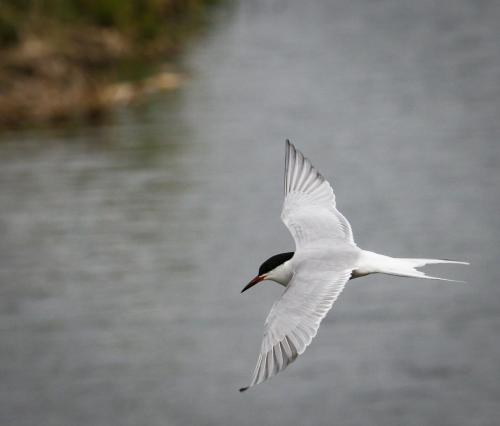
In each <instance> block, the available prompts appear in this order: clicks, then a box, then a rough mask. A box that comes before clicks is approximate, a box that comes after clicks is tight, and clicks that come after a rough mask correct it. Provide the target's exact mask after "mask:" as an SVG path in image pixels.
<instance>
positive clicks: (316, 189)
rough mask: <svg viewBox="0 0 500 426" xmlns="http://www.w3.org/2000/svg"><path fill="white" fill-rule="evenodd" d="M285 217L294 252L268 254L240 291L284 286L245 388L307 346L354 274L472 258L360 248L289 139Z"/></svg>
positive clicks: (328, 191) (411, 271) (405, 272)
mask: <svg viewBox="0 0 500 426" xmlns="http://www.w3.org/2000/svg"><path fill="white" fill-rule="evenodd" d="M281 219H282V220H283V222H284V223H285V225H286V227H287V228H288V230H289V231H290V233H291V234H292V237H293V239H294V241H295V252H288V253H280V254H277V255H275V256H272V257H270V258H269V259H267V260H266V261H265V262H264V263H263V264H262V265H261V266H260V268H259V274H258V275H257V276H256V277H255V278H254V279H253V280H252V281H250V282H249V283H248V284H247V285H246V287H245V288H244V289H243V290H242V292H243V291H245V290H248V289H249V288H250V287H252V286H254V285H255V284H257V283H259V282H261V281H264V280H272V281H275V282H277V283H279V284H281V285H283V286H285V287H286V289H285V291H284V293H283V295H282V296H281V298H280V299H279V300H277V301H276V302H275V303H274V305H273V307H272V308H271V312H270V313H269V315H268V317H267V320H266V323H265V331H264V338H263V341H262V346H261V349H260V354H259V358H258V361H257V366H256V367H255V370H254V373H253V377H252V381H251V383H250V385H249V386H247V387H244V388H241V389H240V391H241V392H243V391H245V390H247V389H248V388H249V387H251V386H254V385H256V384H259V383H261V382H263V381H264V380H267V379H268V378H270V377H272V376H274V375H276V374H277V373H279V372H280V371H282V370H283V369H284V368H285V367H287V366H288V365H289V364H290V363H292V362H293V361H294V360H295V359H296V358H297V357H298V356H299V355H300V354H302V353H303V352H304V351H305V350H306V348H307V346H308V345H309V344H310V343H311V340H312V339H313V337H314V336H316V333H317V331H318V328H319V325H320V323H321V320H322V319H323V318H324V317H325V315H326V314H327V312H328V311H329V310H330V308H331V307H332V305H333V303H334V302H335V300H336V299H337V297H338V296H339V294H340V293H341V292H342V290H343V289H344V287H345V285H346V283H347V281H349V279H351V278H357V277H361V276H364V275H368V274H374V273H383V274H389V275H397V276H401V277H412V278H426V279H431V280H444V281H454V280H447V279H445V278H437V277H431V276H429V275H426V274H425V273H424V272H421V271H419V270H417V269H416V268H418V267H421V266H424V265H428V264H434V263H456V264H463V265H468V263H467V262H457V261H452V260H441V259H405V258H394V257H389V256H384V255H381V254H377V253H374V252H371V251H367V250H362V249H361V248H359V247H358V246H357V245H356V243H355V242H354V238H353V235H352V230H351V225H350V224H349V222H348V221H347V219H346V218H345V217H344V216H343V215H342V214H341V213H340V212H339V211H338V210H337V208H336V205H335V194H334V193H333V190H332V187H331V186H330V184H329V183H328V182H327V181H326V179H325V178H324V177H323V176H322V175H321V174H320V173H318V172H317V171H316V169H315V168H314V167H313V165H312V164H311V162H310V161H309V160H308V159H307V158H305V157H304V156H303V155H302V153H301V152H300V151H298V150H297V149H296V148H295V146H294V145H293V144H291V143H290V141H288V140H287V141H286V156H285V201H284V203H283V210H282V212H281Z"/></svg>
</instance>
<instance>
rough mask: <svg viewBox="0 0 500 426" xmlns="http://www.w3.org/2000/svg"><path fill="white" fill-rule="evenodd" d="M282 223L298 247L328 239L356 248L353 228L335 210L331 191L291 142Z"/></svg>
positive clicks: (286, 155)
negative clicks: (352, 245)
mask: <svg viewBox="0 0 500 426" xmlns="http://www.w3.org/2000/svg"><path fill="white" fill-rule="evenodd" d="M281 219H282V220H283V222H284V224H285V225H286V226H287V228H288V229H289V231H290V233H291V234H292V236H293V238H294V240H295V244H296V245H297V247H299V246H300V245H302V244H306V243H308V242H311V241H315V240H320V239H325V238H335V239H339V240H342V241H346V242H349V243H351V244H355V243H354V238H353V235H352V229H351V225H350V224H349V222H348V221H347V219H346V218H345V217H344V216H343V215H342V214H341V213H340V212H339V211H338V210H337V208H336V202H335V194H334V193H333V189H332V187H331V186H330V184H329V183H328V181H327V180H326V179H325V178H324V177H323V176H322V175H321V174H320V173H319V172H318V171H317V170H316V169H315V168H314V166H313V165H312V164H311V162H310V161H309V160H308V159H307V158H305V157H304V156H303V155H302V153H301V152H300V151H298V150H297V149H296V148H295V146H294V145H293V144H292V143H291V142H290V141H288V140H287V141H286V154H285V201H284V203H283V210H282V212H281Z"/></svg>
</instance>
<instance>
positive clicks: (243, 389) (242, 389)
mask: <svg viewBox="0 0 500 426" xmlns="http://www.w3.org/2000/svg"><path fill="white" fill-rule="evenodd" d="M249 387H250V386H247V387H246V388H240V392H245V391H246V390H247V389H248V388H249Z"/></svg>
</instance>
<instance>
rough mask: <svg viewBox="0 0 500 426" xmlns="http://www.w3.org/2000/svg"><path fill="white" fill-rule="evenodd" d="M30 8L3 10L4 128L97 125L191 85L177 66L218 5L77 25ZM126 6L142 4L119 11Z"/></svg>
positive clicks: (81, 19)
mask: <svg viewBox="0 0 500 426" xmlns="http://www.w3.org/2000/svg"><path fill="white" fill-rule="evenodd" d="M8 3H9V2H7V4H8ZM28 3H29V2H28ZM31 3H32V4H31V5H30V6H29V7H27V8H25V9H24V10H19V9H16V8H15V7H11V8H10V9H7V8H6V6H5V4H3V5H2V6H1V7H0V39H1V44H0V58H1V61H0V128H2V127H20V126H25V125H40V124H47V123H49V124H51V123H59V122H64V121H71V120H92V119H97V118H100V117H102V116H104V115H106V113H107V112H108V111H110V110H111V109H112V108H113V107H115V106H117V105H123V104H127V103H130V102H135V101H137V100H140V99H141V98H143V97H144V96H145V95H147V94H151V93H154V92H156V91H161V90H172V89H175V88H177V87H179V85H180V84H182V82H183V81H184V80H185V77H184V76H183V75H182V73H180V72H179V71H178V70H176V68H175V66H174V65H173V64H174V62H175V58H176V56H177V55H178V54H179V53H180V52H182V50H183V48H184V47H185V45H186V42H187V41H188V40H189V39H190V38H191V37H192V36H193V35H194V34H196V33H198V32H199V31H200V30H201V29H202V28H203V26H204V24H205V22H206V17H207V15H208V13H209V9H210V7H211V6H212V4H213V3H215V2H214V1H213V0H212V1H207V0H197V1H194V0H190V1H187V2H186V1H180V0H162V1H157V2H153V3H152V5H151V8H152V9H150V10H149V9H148V10H142V9H141V11H140V12H137V16H135V15H134V14H133V11H130V10H128V12H127V13H128V15H125V16H123V12H122V11H121V9H116V10H114V9H111V8H109V9H106V11H107V12H106V13H107V14H106V13H103V11H102V10H101V9H99V10H98V11H96V10H90V11H89V10H87V11H86V14H85V13H83V12H85V10H84V11H83V12H82V10H75V11H74V12H75V13H76V12H79V13H80V14H79V15H78V16H75V17H73V18H71V17H68V15H67V14H66V15H63V14H62V12H61V11H60V10H59V9H57V11H56V10H55V9H50V8H49V9H48V10H45V9H44V10H42V9H40V5H39V4H38V2H36V1H33V2H31ZM48 3H49V4H50V2H48ZM62 3H65V2H62ZM103 3H106V2H103ZM68 4H73V3H72V2H68ZM127 4H132V5H133V4H135V3H134V2H133V1H128V2H122V3H120V7H125V6H126V5H127ZM101 6H102V5H101ZM160 6H161V7H160ZM144 7H146V6H144V5H143V6H141V8H144ZM82 13H83V14H82ZM16 14H17V15H16ZM6 16H8V17H10V21H9V22H10V27H9V25H6V24H5V22H6V19H5V17H6ZM13 16H15V19H14V18H13ZM9 28H11V31H10V32H9Z"/></svg>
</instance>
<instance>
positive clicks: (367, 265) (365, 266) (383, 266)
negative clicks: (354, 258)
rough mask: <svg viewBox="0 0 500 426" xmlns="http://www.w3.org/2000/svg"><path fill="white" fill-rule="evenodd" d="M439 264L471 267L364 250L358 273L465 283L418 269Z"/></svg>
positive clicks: (441, 260) (461, 263) (454, 262)
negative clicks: (434, 275)
mask: <svg viewBox="0 0 500 426" xmlns="http://www.w3.org/2000/svg"><path fill="white" fill-rule="evenodd" d="M438 263H453V264H458V265H469V262H458V261H456V260H446V259H411V258H409V259H407V258H401V257H389V256H384V255H381V254H377V253H373V252H370V251H366V250H363V253H362V256H361V264H360V268H358V269H357V271H356V272H358V275H359V276H361V275H366V274H371V273H377V272H379V273H382V274H389V275H397V276H400V277H411V278H424V279H427V280H441V281H452V282H458V283H464V282H465V281H459V280H450V279H448V278H440V277H433V276H431V275H427V274H426V273H425V272H422V271H419V270H418V269H417V268H420V267H422V266H425V265H433V264H438Z"/></svg>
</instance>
